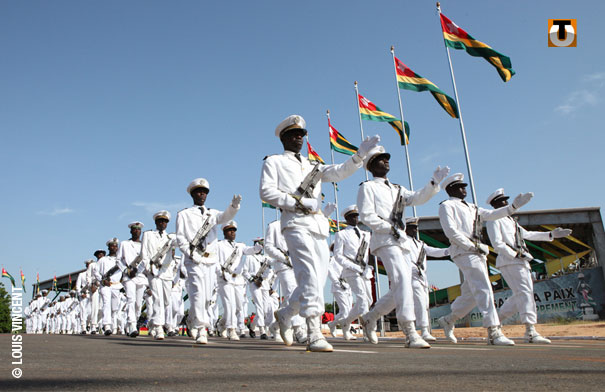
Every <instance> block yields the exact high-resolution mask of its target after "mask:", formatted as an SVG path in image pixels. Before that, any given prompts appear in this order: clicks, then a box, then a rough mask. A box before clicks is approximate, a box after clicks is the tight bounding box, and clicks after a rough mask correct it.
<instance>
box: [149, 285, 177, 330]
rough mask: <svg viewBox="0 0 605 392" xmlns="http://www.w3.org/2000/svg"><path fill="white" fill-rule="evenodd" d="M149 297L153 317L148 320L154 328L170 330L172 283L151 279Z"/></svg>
mask: <svg viewBox="0 0 605 392" xmlns="http://www.w3.org/2000/svg"><path fill="white" fill-rule="evenodd" d="M150 283H151V296H152V297H153V317H152V318H151V319H150V320H151V324H152V325H153V326H154V327H164V326H165V327H166V328H170V324H171V323H172V312H170V311H167V310H170V309H172V281H171V280H164V279H160V278H157V277H154V278H152V279H151V282H150Z"/></svg>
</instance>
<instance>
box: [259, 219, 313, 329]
mask: <svg viewBox="0 0 605 392" xmlns="http://www.w3.org/2000/svg"><path fill="white" fill-rule="evenodd" d="M265 253H266V254H267V256H269V258H270V259H271V268H272V269H273V271H274V272H275V273H276V274H277V280H278V283H279V287H280V291H281V296H282V298H283V302H282V303H281V305H280V306H279V307H280V308H285V307H287V306H288V304H289V301H290V297H291V296H292V293H293V292H294V289H296V276H295V275H294V270H293V269H292V266H291V262H290V260H289V259H287V258H286V255H288V254H289V253H288V245H287V244H286V239H285V238H284V236H283V234H282V232H281V222H280V221H279V220H276V221H273V222H271V223H269V224H268V225H267V232H266V234H265ZM303 324H304V320H303V318H302V317H300V316H299V315H296V316H294V317H292V327H294V329H298V328H300V327H301V326H302V325H303Z"/></svg>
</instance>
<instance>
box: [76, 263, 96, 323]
mask: <svg viewBox="0 0 605 392" xmlns="http://www.w3.org/2000/svg"><path fill="white" fill-rule="evenodd" d="M93 262H94V260H92V259H88V260H86V261H85V262H84V264H85V265H86V271H84V272H80V274H78V278H77V279H76V290H77V292H78V295H79V296H80V333H81V334H83V335H86V334H87V333H88V332H87V330H86V327H87V325H88V323H89V322H90V289H91V286H92V276H91V274H90V272H91V271H90V268H89V266H90V264H91V263H93Z"/></svg>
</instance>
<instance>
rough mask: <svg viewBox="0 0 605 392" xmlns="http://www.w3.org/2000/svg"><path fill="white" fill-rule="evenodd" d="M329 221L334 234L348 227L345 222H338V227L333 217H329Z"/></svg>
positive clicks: (331, 231)
mask: <svg viewBox="0 0 605 392" xmlns="http://www.w3.org/2000/svg"><path fill="white" fill-rule="evenodd" d="M328 222H330V233H331V234H334V233H336V232H338V231H340V230H342V229H344V228H345V227H347V224H346V223H344V222H338V227H337V226H336V221H335V220H334V219H332V218H328Z"/></svg>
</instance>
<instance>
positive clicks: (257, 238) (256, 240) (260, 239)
mask: <svg viewBox="0 0 605 392" xmlns="http://www.w3.org/2000/svg"><path fill="white" fill-rule="evenodd" d="M264 241H265V239H264V238H263V237H256V238H255V239H253V240H252V242H264Z"/></svg>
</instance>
